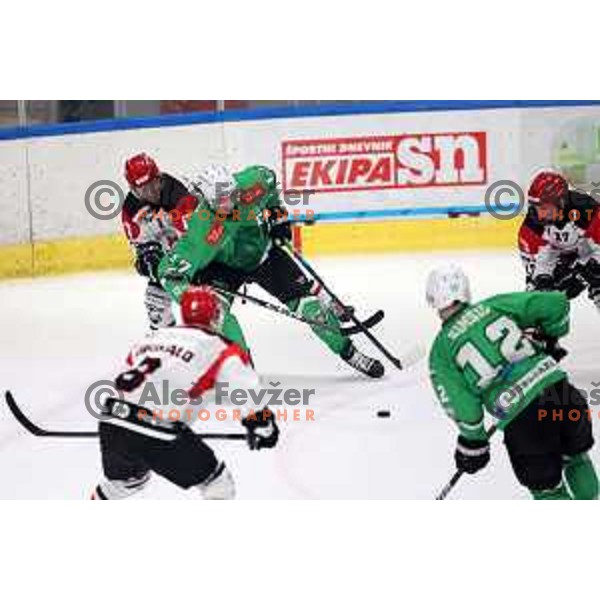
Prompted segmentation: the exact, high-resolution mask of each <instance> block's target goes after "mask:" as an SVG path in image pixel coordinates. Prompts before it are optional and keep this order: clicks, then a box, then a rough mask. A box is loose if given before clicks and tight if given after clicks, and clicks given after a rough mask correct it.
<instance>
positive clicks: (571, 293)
mask: <svg viewBox="0 0 600 600" xmlns="http://www.w3.org/2000/svg"><path fill="white" fill-rule="evenodd" d="M585 287H586V285H585V282H584V281H582V279H581V277H580V276H579V274H578V273H574V274H573V275H569V276H567V277H564V278H563V279H561V280H560V281H558V282H557V283H556V289H557V290H558V291H559V292H563V293H564V294H566V296H567V298H568V299H569V300H573V298H577V296H579V294H581V292H583V290H585Z"/></svg>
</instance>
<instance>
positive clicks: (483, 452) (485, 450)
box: [454, 435, 490, 475]
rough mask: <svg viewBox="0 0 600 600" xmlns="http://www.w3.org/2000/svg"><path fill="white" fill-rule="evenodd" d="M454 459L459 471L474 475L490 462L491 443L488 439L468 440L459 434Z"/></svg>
mask: <svg viewBox="0 0 600 600" xmlns="http://www.w3.org/2000/svg"><path fill="white" fill-rule="evenodd" d="M454 461H455V462H456V468H457V469H458V470H459V471H464V472H465V473H469V475H473V473H477V471H480V470H481V469H483V468H484V467H485V466H486V465H487V464H488V463H489V462H490V443H489V442H488V441H487V440H468V439H467V438H465V437H463V436H462V435H459V436H458V442H457V444H456V452H455V453H454Z"/></svg>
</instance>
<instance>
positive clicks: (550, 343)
mask: <svg viewBox="0 0 600 600" xmlns="http://www.w3.org/2000/svg"><path fill="white" fill-rule="evenodd" d="M526 335H527V337H528V338H529V339H530V340H531V341H532V342H533V343H534V344H536V345H537V346H538V347H539V348H540V349H541V350H542V352H545V353H546V354H547V355H548V356H551V357H552V358H553V359H554V360H555V361H556V362H560V361H561V360H562V359H563V358H564V357H565V356H567V354H569V351H568V350H566V349H565V348H563V347H562V346H561V345H560V344H559V343H558V338H555V337H551V336H549V335H546V334H545V333H544V332H543V331H540V330H539V329H533V330H530V331H527V332H526Z"/></svg>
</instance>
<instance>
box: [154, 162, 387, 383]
mask: <svg viewBox="0 0 600 600" xmlns="http://www.w3.org/2000/svg"><path fill="white" fill-rule="evenodd" d="M189 184H190V189H191V191H192V193H194V194H195V195H197V196H198V199H199V204H198V208H197V210H196V212H195V213H194V214H193V215H192V216H191V217H190V219H189V221H188V231H187V233H186V234H185V235H184V236H183V237H182V238H181V239H180V240H179V241H178V242H177V243H176V244H175V246H174V247H173V249H172V250H171V252H169V254H167V255H166V256H165V257H164V258H163V260H162V261H161V262H160V265H159V266H158V273H157V275H158V279H159V281H160V283H161V285H162V286H163V288H164V289H165V290H166V291H167V292H168V293H169V294H170V295H171V297H172V298H173V299H174V300H175V301H177V302H178V301H179V298H180V297H181V295H182V294H183V292H184V291H185V290H186V289H187V288H188V287H189V286H190V285H191V284H194V285H198V284H203V285H211V286H214V287H216V288H219V289H221V290H226V291H229V292H235V291H237V290H238V289H239V288H240V287H241V286H242V285H243V284H244V283H257V284H258V285H260V286H261V287H262V288H263V289H264V290H266V291H267V292H268V293H269V294H271V295H273V296H275V297H276V298H277V299H278V300H279V301H281V302H282V303H284V304H285V305H287V307H288V308H289V309H290V310H291V311H293V312H295V313H296V314H297V315H300V316H302V317H303V318H306V319H307V320H310V321H317V322H319V323H323V324H325V325H326V327H320V326H318V325H314V326H311V327H312V329H313V331H314V332H315V333H316V335H317V336H318V337H319V338H320V339H321V340H322V341H323V342H324V343H325V344H326V345H327V346H328V347H329V349H330V350H331V351H332V352H334V353H335V354H336V355H338V356H340V358H342V359H343V360H344V361H345V362H346V363H348V364H349V365H350V366H352V367H353V368H354V369H356V370H358V371H360V372H361V373H363V374H365V375H368V376H369V377H375V378H377V377H381V376H383V374H384V368H383V365H382V364H381V362H379V361H378V360H375V359H373V358H371V357H369V356H366V355H365V354H363V353H362V352H360V351H359V350H358V349H357V348H356V347H355V346H354V344H353V343H352V341H351V340H350V338H349V337H347V336H346V335H344V333H343V331H342V330H341V326H340V316H341V315H342V314H343V309H341V307H338V306H336V305H335V303H333V302H332V301H331V299H330V298H329V297H328V296H327V294H326V293H324V291H323V290H321V289H320V286H318V285H317V284H316V283H315V282H314V281H311V280H310V279H309V278H308V277H307V276H306V275H305V273H304V272H303V271H302V270H301V269H300V268H299V267H298V265H297V264H296V262H295V261H294V260H293V259H292V257H291V256H290V255H289V254H288V253H287V251H286V250H285V249H284V248H283V247H282V245H283V244H286V243H287V242H289V241H290V240H291V237H292V235H291V224H290V222H289V219H288V216H287V212H286V211H285V208H284V207H283V205H282V203H281V199H280V196H279V191H278V189H277V181H276V176H275V173H274V172H273V171H272V170H271V169H269V168H267V167H263V166H252V167H248V168H246V169H244V170H243V171H239V172H237V173H232V172H231V171H230V170H229V169H228V168H227V167H225V166H222V165H212V166H208V167H205V168H203V169H202V170H201V171H200V172H199V173H198V174H197V175H195V176H194V177H193V178H192V179H191V181H190V182H189ZM226 296H227V298H226V300H227V302H228V304H229V306H230V305H231V303H232V300H233V298H232V295H231V294H227V295H226ZM340 309H341V310H340ZM222 334H223V335H224V336H225V337H227V338H229V339H231V340H233V341H235V342H237V343H239V344H241V345H242V346H243V347H247V346H246V342H245V340H244V335H243V333H242V330H241V327H240V325H239V323H238V321H237V319H236V317H235V315H234V314H233V313H232V312H231V310H228V311H227V314H226V316H225V319H224V322H223V325H222Z"/></svg>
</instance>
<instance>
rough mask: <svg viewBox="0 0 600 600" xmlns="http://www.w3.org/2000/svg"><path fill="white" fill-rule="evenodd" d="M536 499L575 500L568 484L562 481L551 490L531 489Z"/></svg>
mask: <svg viewBox="0 0 600 600" xmlns="http://www.w3.org/2000/svg"><path fill="white" fill-rule="evenodd" d="M529 491H530V492H531V495H532V496H533V499H534V500H573V497H572V496H571V494H569V490H568V489H567V486H566V485H565V484H564V483H562V482H561V484H560V485H558V486H557V487H555V488H552V489H551V490H529Z"/></svg>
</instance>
